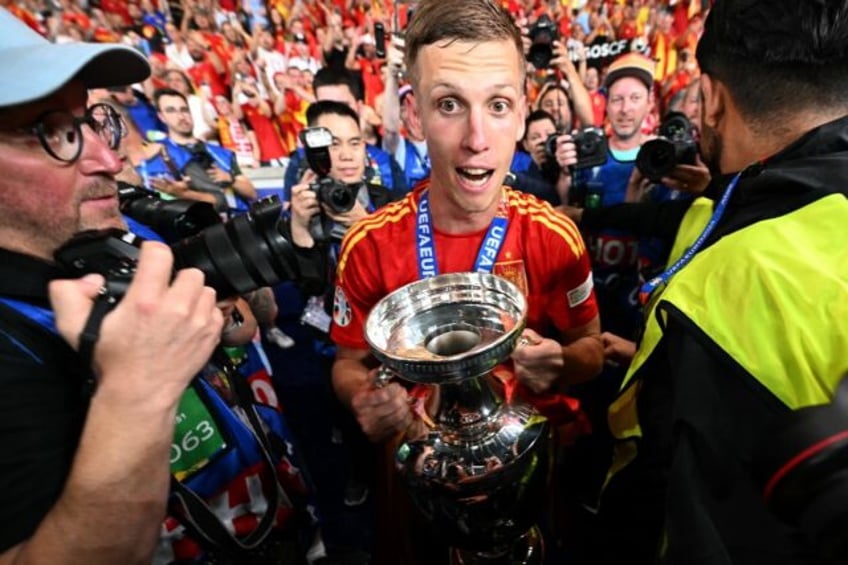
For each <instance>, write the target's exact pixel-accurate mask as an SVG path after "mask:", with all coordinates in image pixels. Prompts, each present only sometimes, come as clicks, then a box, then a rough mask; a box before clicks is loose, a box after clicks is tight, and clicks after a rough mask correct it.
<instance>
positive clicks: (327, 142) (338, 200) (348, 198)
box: [300, 127, 360, 241]
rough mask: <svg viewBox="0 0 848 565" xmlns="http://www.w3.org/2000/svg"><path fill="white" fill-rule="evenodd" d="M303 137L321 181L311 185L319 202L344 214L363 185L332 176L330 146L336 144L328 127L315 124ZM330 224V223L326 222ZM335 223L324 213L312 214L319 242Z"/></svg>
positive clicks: (313, 231) (312, 230) (312, 227)
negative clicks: (326, 219)
mask: <svg viewBox="0 0 848 565" xmlns="http://www.w3.org/2000/svg"><path fill="white" fill-rule="evenodd" d="M300 140H301V142H302V143H303V147H304V151H305V152H306V162H307V163H309V168H310V169H312V170H313V171H314V172H315V174H316V175H318V180H317V181H315V182H313V183H311V184H310V185H309V189H310V190H312V191H313V192H314V193H315V194H316V195H317V197H318V202H320V203H322V204H325V205H326V206H327V207H329V208H330V209H331V210H333V211H334V212H336V213H339V214H343V213H345V212H347V211H349V210H350V209H351V208H353V206H354V205H355V204H356V195H357V193H358V192H359V187H360V185H359V184H345V183H343V182H339V181H337V180H336V179H334V178H332V177H330V176H329V174H330V169H331V168H332V166H333V163H332V160H331V158H330V147H331V146H332V145H333V134H332V133H331V132H330V130H328V129H327V128H323V127H311V128H306V129H304V130H303V131H301V132H300ZM325 224H326V225H325ZM330 224H331V222H327V221H325V219H324V218H322V217H321V215H318V214H316V215H315V216H313V217H312V219H311V220H310V224H309V231H310V233H311V234H312V237H313V238H314V239H315V240H316V241H326V240H327V239H329V235H328V234H329V233H330V227H331V225H330Z"/></svg>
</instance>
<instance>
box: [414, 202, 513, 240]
mask: <svg viewBox="0 0 848 565" xmlns="http://www.w3.org/2000/svg"><path fill="white" fill-rule="evenodd" d="M499 203H500V193H499V195H498V198H496V199H494V200H493V202H492V203H491V204H490V205H489V206H488V207H487V208H485V209H483V210H467V209H465V208H463V207H462V206H461V205H459V204H458V203H456V202H454V201H453V200H452V199H450V197H449V196H447V195H442V194H438V195H436V196H435V197H432V196H431V199H430V210H431V222H432V225H433V227H434V228H435V229H436V230H438V231H440V232H442V233H448V234H453V235H462V234H470V233H475V232H478V231H482V230H484V229H486V228H488V227H489V225H490V224H491V223H492V219H493V218H494V217H495V215H496V214H497V213H498V205H499Z"/></svg>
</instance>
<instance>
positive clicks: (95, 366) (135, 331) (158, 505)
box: [0, 9, 296, 564]
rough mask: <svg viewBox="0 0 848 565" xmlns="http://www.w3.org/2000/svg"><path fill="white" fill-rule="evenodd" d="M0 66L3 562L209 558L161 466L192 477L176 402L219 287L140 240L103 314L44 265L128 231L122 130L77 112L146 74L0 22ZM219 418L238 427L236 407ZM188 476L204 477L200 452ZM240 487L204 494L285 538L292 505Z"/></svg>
mask: <svg viewBox="0 0 848 565" xmlns="http://www.w3.org/2000/svg"><path fill="white" fill-rule="evenodd" d="M0 59H2V60H3V61H4V65H2V66H0V82H2V83H3V84H7V85H10V84H14V85H16V86H15V87H14V88H10V89H6V90H4V91H3V93H2V95H0V123H2V126H0V145H2V150H1V151H0V171H2V172H3V173H4V174H2V175H0V187H2V190H0V218H2V221H0V234H2V237H0V241H2V249H0V256H2V261H0V264H2V269H3V274H2V276H0V357H1V358H2V370H0V399H2V400H0V404H2V406H0V439H2V441H3V443H4V446H5V449H4V450H3V454H2V456H0V477H2V483H3V484H4V485H7V486H8V487H9V488H4V489H3V490H2V494H0V497H2V500H0V523H2V524H3V527H2V528H0V561H2V562H4V563H51V564H63V563H149V562H151V561H152V560H155V561H156V562H157V563H161V562H166V561H167V562H171V561H177V560H180V561H181V562H191V561H193V560H195V559H198V560H199V559H203V558H204V557H206V558H207V561H208V560H210V559H209V557H210V556H208V555H204V554H205V552H206V550H208V549H209V545H208V544H207V542H205V541H203V539H202V537H201V536H197V537H195V536H194V535H193V532H194V530H191V531H189V530H188V528H189V526H186V525H183V524H182V523H181V521H180V519H179V517H178V516H175V515H174V514H175V513H176V514H178V512H177V511H176V507H177V506H178V505H177V504H176V501H175V500H174V499H171V500H170V504H169V486H170V484H171V481H173V480H174V478H173V476H172V474H171V471H173V472H177V471H178V469H175V468H171V469H169V463H168V462H169V461H171V462H174V461H181V460H182V463H188V462H189V461H187V460H186V459H184V458H182V457H181V456H179V455H178V456H177V457H175V452H174V449H175V447H176V448H180V447H184V448H185V450H186V452H187V451H190V450H191V451H193V449H190V448H198V447H199V443H200V441H201V440H200V436H199V435H198V434H201V435H202V436H203V437H204V441H205V440H206V439H209V438H211V437H212V436H208V437H207V436H206V433H202V432H204V430H205V431H206V432H208V430H209V428H208V427H207V426H209V425H211V424H209V420H206V419H202V418H201V419H200V421H198V420H197V418H194V419H192V418H188V419H187V418H186V417H185V416H186V411H187V407H188V405H187V404H186V403H187V402H188V403H189V404H192V408H195V409H198V410H199V411H200V412H203V410H205V409H208V405H205V404H200V403H191V402H190V401H186V395H187V393H186V391H187V388H188V387H192V386H194V384H195V383H196V382H197V381H198V380H199V379H196V378H195V377H196V375H197V374H198V373H199V372H200V371H201V369H202V368H203V367H204V366H205V365H206V364H207V361H208V359H209V358H210V355H212V353H213V350H214V348H215V346H216V344H217V343H218V341H219V339H220V338H221V333H222V329H223V325H224V320H223V316H222V313H221V310H220V309H219V308H218V307H217V306H216V303H215V302H216V293H215V291H214V290H213V289H212V288H209V287H206V286H204V279H203V274H202V273H201V272H200V271H198V270H197V269H192V268H188V269H183V270H180V271H179V272H177V273H176V275H174V272H173V270H172V267H173V264H174V260H173V256H172V253H171V251H170V250H169V249H168V248H167V247H165V246H164V245H161V244H157V243H146V244H144V245H143V246H142V248H141V250H140V255H139V258H138V262H137V265H136V269H135V274H134V276H133V277H132V279H131V280H129V281H127V285H126V292H125V294H124V295H123V298H122V299H121V300H120V301H118V302H117V304H116V305H112V307H111V309H109V308H110V306H108V302H106V301H105V300H104V298H98V297H100V296H104V295H103V294H102V293H101V290H103V286H104V283H105V282H107V281H106V280H104V277H103V276H101V275H96V274H91V275H88V276H85V277H83V278H82V279H79V280H67V279H68V278H69V276H70V273H69V271H68V270H67V269H68V267H67V266H63V265H65V264H64V263H59V262H57V261H56V260H55V259H54V255H55V254H56V252H57V251H58V250H60V249H61V248H62V247H64V246H66V244H67V243H68V242H69V241H70V240H71V239H72V238H73V237H74V236H75V235H77V234H78V233H79V232H81V231H84V230H102V229H115V230H121V231H123V230H125V229H126V225H125V224H124V221H123V219H122V217H121V215H120V213H119V210H118V199H117V197H116V183H115V179H114V177H115V175H116V174H118V172H119V171H120V170H121V167H122V164H121V161H120V159H119V158H118V156H117V154H116V153H115V152H114V149H115V148H116V147H117V145H118V142H119V141H120V138H121V135H122V130H123V125H122V123H121V119H120V117H119V116H118V114H116V113H114V111H110V109H109V107H108V106H104V105H94V106H91V107H89V108H86V99H87V92H86V89H87V88H98V87H107V86H110V85H112V84H113V82H114V83H117V84H128V83H135V82H138V81H141V80H143V79H144V78H145V77H146V76H148V74H149V72H150V71H149V67H148V65H147V63H146V61H145V60H144V58H143V57H142V56H141V55H139V54H138V53H137V52H136V51H135V50H133V49H130V48H127V47H125V46H118V45H81V44H73V45H52V44H50V43H48V42H47V41H46V40H44V39H43V38H42V37H40V36H39V35H37V34H36V33H34V32H32V31H31V30H30V29H28V28H27V27H26V26H25V25H24V24H23V23H21V22H19V21H18V20H16V19H15V18H14V17H13V16H11V15H10V14H9V13H8V12H7V11H6V10H5V9H0ZM112 282H114V281H112ZM104 304H107V307H106V310H105V314H104ZM98 322H99V323H98ZM232 382H239V381H236V380H233V381H232ZM219 398H221V397H219ZM221 401H222V402H224V401H223V400H221ZM222 406H224V407H225V406H226V404H222ZM196 414H197V412H195V415H196ZM219 414H220V415H226V416H228V418H229V419H228V423H230V424H233V426H235V427H233V428H231V429H241V428H239V426H241V424H239V423H238V422H240V420H239V419H238V416H236V412H235V411H234V410H230V409H228V408H224V409H223V410H220V411H217V412H216V416H217V415H219ZM180 422H183V423H189V422H191V423H192V424H197V425H198V426H200V427H199V428H198V429H197V430H195V429H194V428H190V429H189V430H186V429H185V427H184V426H183V427H180ZM204 422H205V423H206V426H204V425H203V423H204ZM175 423H176V424H175ZM220 423H221V420H218V419H216V420H215V424H216V425H219V424H220ZM242 431H243V432H245V435H244V436H242V439H243V440H245V443H242V442H239V441H237V440H235V439H234V438H233V436H229V435H226V434H224V431H223V429H222V428H218V430H217V431H216V432H215V433H213V436H215V437H216V438H217V439H216V440H215V442H214V443H215V444H216V445H218V446H220V447H222V449H224V452H222V453H221V454H222V455H224V454H234V453H235V451H234V450H235V449H238V450H239V451H240V450H241V449H243V448H247V449H248V450H251V449H255V448H256V444H255V441H254V440H252V439H251V437H252V436H251V435H250V434H249V433H248V431H247V429H246V428H244V429H242ZM189 432H191V433H190V434H189ZM222 434H223V435H222ZM190 438H192V439H190ZM180 440H185V441H180ZM195 441H197V442H198V443H197V444H196V443H195ZM207 445H208V444H207ZM202 451H204V452H205V453H206V454H207V455H208V456H211V455H214V453H211V452H209V451H206V450H202ZM195 454H196V455H199V453H197V452H195ZM239 455H244V453H240V454H239ZM188 459H191V458H190V457H189V458H188ZM217 459H219V460H220V459H223V458H222V457H219V458H217ZM194 462H195V463H196V464H197V467H203V468H205V467H206V466H207V464H208V463H209V461H208V460H204V457H203V456H202V455H201V456H199V457H196V458H195V459H194ZM244 463H246V464H250V463H251V462H250V461H249V457H247V458H245V459H244ZM287 463H289V462H288V461H287V460H284V459H282V458H281V459H280V460H279V464H281V465H284V464H287ZM258 468H259V469H266V468H267V469H270V467H266V466H264V465H262V464H261V463H260V464H259V466H258ZM184 470H187V468H184ZM189 475H191V471H189V472H188V473H187V474H186V477H188V476H189ZM186 477H184V478H186ZM239 478H240V479H242V483H241V484H240V485H235V483H233V485H231V486H235V487H236V488H230V489H221V490H220V491H218V490H216V491H215V492H220V493H222V495H223V497H224V499H226V501H227V502H225V503H224V506H226V508H227V511H228V518H229V519H230V522H229V524H228V525H232V526H235V530H236V532H237V533H238V535H244V530H245V525H246V527H247V528H248V529H250V528H251V527H252V524H255V523H256V522H257V520H259V516H258V515H257V514H258V513H256V514H255V513H254V511H253V510H254V508H261V507H263V506H265V507H271V508H272V511H275V512H276V510H279V514H278V515H279V516H280V517H281V520H280V521H279V522H278V529H277V531H278V532H282V531H283V529H284V528H285V527H286V525H290V524H291V517H292V512H293V509H292V508H291V507H290V505H289V504H287V503H286V502H280V503H279V505H278V506H272V505H270V504H269V499H267V498H265V494H264V492H263V490H262V489H261V488H260V489H252V490H253V492H251V496H253V497H254V498H253V499H248V498H246V497H245V496H239V493H242V494H247V493H246V489H245V488H244V485H245V481H249V482H251V483H252V484H255V485H264V484H265V479H264V477H263V478H260V477H259V476H255V477H254V476H249V475H248V474H245V475H239ZM211 485H212V483H210V486H211ZM239 486H240V487H242V488H241V489H239V488H238V487H239ZM217 488H218V487H217V485H215V486H213V489H217ZM248 490H249V489H248ZM256 490H258V491H259V492H255V491H256ZM276 491H277V489H276V488H275V487H272V488H268V489H267V492H268V493H272V492H276ZM286 492H287V494H295V492H296V491H293V490H290V489H288V488H287V490H286ZM230 495H235V498H232V499H230V498H228V497H229V496H230ZM230 501H231V502H232V503H233V507H232V508H230V504H229V502H230ZM166 515H170V517H169V518H167V519H166V520H164V521H163V519H164V518H165V516H166ZM222 527H224V528H225V527H226V526H225V525H223V524H222ZM266 539H268V540H270V539H271V538H270V536H269V537H268V538H266ZM275 539H277V538H275ZM263 544H264V542H263ZM263 544H260V546H262V549H263V550H267V552H266V553H265V555H267V556H268V558H269V559H266V560H265V561H263V563H268V562H271V561H270V559H271V558H280V559H285V558H286V557H285V556H283V555H280V554H277V553H275V551H276V549H282V547H281V546H277V545H275V547H274V548H271V547H269V546H268V545H263ZM223 553H224V552H220V553H218V556H219V558H218V561H221V560H222V559H223V557H224V556H223ZM154 554H155V555H154ZM272 556H274V557H272ZM234 562H239V563H257V562H258V561H257V560H256V559H255V558H253V557H252V556H245V559H243V560H240V559H239V558H238V557H236V558H235V561H234ZM287 562H292V563H294V562H296V561H295V559H294V558H292V559H291V561H287Z"/></svg>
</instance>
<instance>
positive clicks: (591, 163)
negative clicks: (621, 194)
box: [545, 126, 609, 169]
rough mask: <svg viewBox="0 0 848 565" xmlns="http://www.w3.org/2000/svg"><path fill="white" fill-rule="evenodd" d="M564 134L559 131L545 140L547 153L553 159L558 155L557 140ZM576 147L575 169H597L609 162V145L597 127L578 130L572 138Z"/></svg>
mask: <svg viewBox="0 0 848 565" xmlns="http://www.w3.org/2000/svg"><path fill="white" fill-rule="evenodd" d="M560 135H562V132H561V131H559V130H557V132H556V133H552V134H551V135H549V136H548V138H547V139H546V140H545V153H546V154H547V155H548V157H551V158H553V157H554V155H556V145H557V144H556V142H557V138H558V137H559V136H560ZM571 138H572V141H573V143H574V147H575V149H576V150H577V162H576V163H575V164H574V165H573V168H574V169H587V168H589V167H597V166H599V165H603V164H604V163H606V162H607V154H608V153H609V145H608V143H607V136H606V135H605V134H604V130H602V129H600V128H596V127H592V126H590V127H585V128H582V129H579V130H577V131H576V132H575V133H574V134H573V135H572V136H571Z"/></svg>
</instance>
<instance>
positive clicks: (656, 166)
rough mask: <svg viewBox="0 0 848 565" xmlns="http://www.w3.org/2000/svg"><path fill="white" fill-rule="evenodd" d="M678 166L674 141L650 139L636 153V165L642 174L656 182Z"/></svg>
mask: <svg viewBox="0 0 848 565" xmlns="http://www.w3.org/2000/svg"><path fill="white" fill-rule="evenodd" d="M676 166H677V155H676V150H675V147H674V143H672V142H671V141H669V140H667V139H663V138H657V139H652V140H651V141H648V142H647V143H645V144H644V145H642V147H641V148H640V149H639V153H638V154H637V155H636V167H638V168H639V170H640V171H642V174H643V175H645V176H646V177H647V178H649V179H650V180H652V181H654V182H659V180H660V179H661V178H662V177H664V176H666V175H667V174H668V173H670V172H671V171H672V170H673V169H674V167H676Z"/></svg>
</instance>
